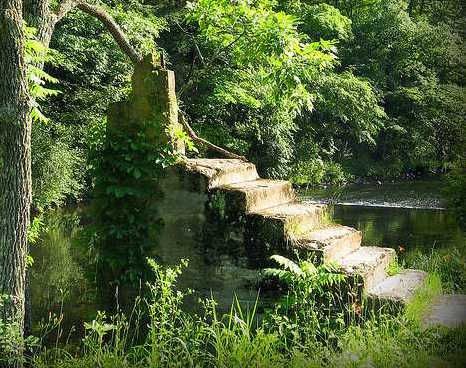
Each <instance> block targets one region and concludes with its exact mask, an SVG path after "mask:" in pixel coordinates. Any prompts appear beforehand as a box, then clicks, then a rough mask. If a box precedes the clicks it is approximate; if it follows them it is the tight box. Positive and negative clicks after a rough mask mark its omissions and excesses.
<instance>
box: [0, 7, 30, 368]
mask: <svg viewBox="0 0 466 368" xmlns="http://www.w3.org/2000/svg"><path fill="white" fill-rule="evenodd" d="M0 35H1V37H0V75H1V78H0V165H1V169H0V270H1V272H0V294H1V295H4V296H7V297H8V299H7V300H6V302H5V303H4V304H3V306H2V307H0V318H2V319H3V320H4V321H11V322H14V323H16V324H17V325H18V328H20V329H21V331H22V328H23V325H24V290H25V279H26V254H27V252H26V250H27V229H28V225H29V208H30V204H31V144H30V137H31V120H30V117H29V109H30V107H29V106H30V103H29V96H28V89H27V80H26V65H25V61H24V34H23V19H22V2H21V0H0ZM22 353H23V351H22V346H21V344H20V345H19V348H18V349H17V351H16V355H17V358H18V362H17V363H16V366H20V360H21V358H22ZM10 366H15V365H10Z"/></svg>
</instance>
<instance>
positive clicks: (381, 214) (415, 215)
mask: <svg viewBox="0 0 466 368" xmlns="http://www.w3.org/2000/svg"><path fill="white" fill-rule="evenodd" d="M333 217H334V220H335V221H336V222H338V223H341V224H345V225H348V226H352V227H355V228H357V229H359V230H361V231H362V232H363V245H377V246H384V247H392V248H396V249H399V247H402V248H403V249H405V250H406V252H409V251H413V250H415V249H418V250H421V251H423V252H430V251H431V250H432V248H448V247H460V246H464V245H465V242H466V235H465V233H464V232H463V231H462V230H461V228H460V226H459V224H458V223H457V221H456V219H455V217H454V216H453V214H452V213H450V212H448V211H444V210H430V209H409V208H377V207H365V206H342V205H335V206H334V210H333Z"/></svg>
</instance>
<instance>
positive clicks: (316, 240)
mask: <svg viewBox="0 0 466 368" xmlns="http://www.w3.org/2000/svg"><path fill="white" fill-rule="evenodd" d="M361 238H362V235H361V232H360V231H357V230H356V229H353V228H352V227H348V226H342V225H332V226H329V227H325V228H322V229H318V230H313V231H311V232H308V233H306V234H303V235H302V236H300V237H299V238H297V239H295V240H294V241H293V246H294V247H295V248H298V249H305V250H308V251H310V252H313V253H314V254H316V256H317V259H319V260H320V261H321V262H330V261H337V262H338V261H340V260H341V259H342V258H343V257H344V256H345V255H347V254H349V253H351V252H354V251H355V250H356V249H358V248H359V247H360V246H361Z"/></svg>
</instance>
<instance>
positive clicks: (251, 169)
mask: <svg viewBox="0 0 466 368" xmlns="http://www.w3.org/2000/svg"><path fill="white" fill-rule="evenodd" d="M184 165H185V167H186V169H187V170H188V171H190V172H196V173H198V174H200V175H201V176H203V177H204V178H205V179H206V180H207V187H208V189H212V188H217V187H220V186H222V185H228V184H235V183H241V182H245V181H251V180H256V179H258V178H259V175H258V174H257V170H256V166H255V165H254V164H252V163H251V162H246V161H242V160H237V159H217V158H214V159H211V158H196V159H186V160H185V161H184Z"/></svg>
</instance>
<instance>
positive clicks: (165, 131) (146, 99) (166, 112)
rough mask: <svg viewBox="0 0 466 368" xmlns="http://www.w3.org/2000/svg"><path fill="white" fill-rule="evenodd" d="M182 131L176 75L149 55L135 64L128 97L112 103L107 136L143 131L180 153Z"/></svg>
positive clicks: (181, 151)
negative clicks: (179, 136)
mask: <svg viewBox="0 0 466 368" xmlns="http://www.w3.org/2000/svg"><path fill="white" fill-rule="evenodd" d="M182 130H183V127H182V125H181V124H180V123H179V122H178V104H177V101H176V94H175V74H174V72H173V71H171V70H167V69H164V68H162V67H161V66H160V64H159V63H158V61H157V59H156V58H154V56H153V55H148V56H147V57H145V58H144V59H143V61H142V62H141V63H140V64H138V65H136V66H135V69H134V73H133V77H132V92H131V94H130V96H129V98H128V100H126V101H121V102H117V103H115V104H113V105H111V106H110V108H109V112H108V121H107V132H108V135H109V136H110V137H111V135H112V132H115V131H119V132H121V131H125V132H128V133H137V132H144V133H145V134H146V137H147V139H148V141H153V142H154V143H157V144H160V143H170V144H172V145H173V148H174V149H175V150H176V151H177V152H179V153H184V145H183V142H182V141H180V140H179V139H177V133H178V132H180V131H182Z"/></svg>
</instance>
